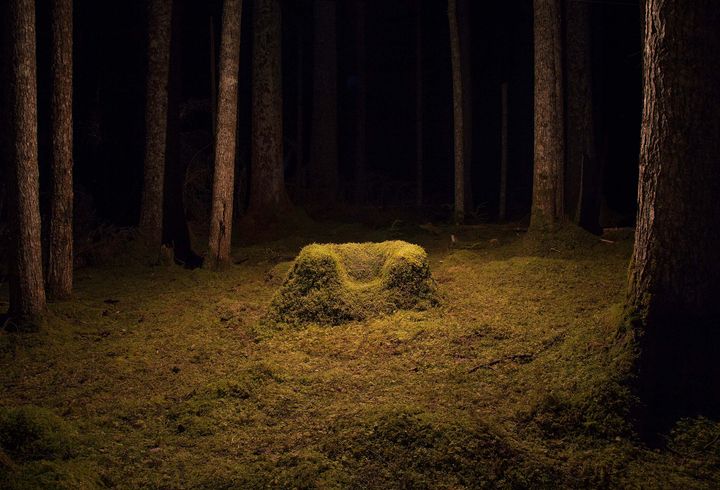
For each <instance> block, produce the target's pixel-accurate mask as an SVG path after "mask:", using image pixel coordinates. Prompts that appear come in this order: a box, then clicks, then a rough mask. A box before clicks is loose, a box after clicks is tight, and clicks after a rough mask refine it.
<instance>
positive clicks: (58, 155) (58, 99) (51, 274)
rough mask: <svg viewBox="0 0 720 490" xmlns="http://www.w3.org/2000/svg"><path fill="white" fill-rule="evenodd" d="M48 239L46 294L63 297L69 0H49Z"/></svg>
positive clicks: (67, 268) (68, 277)
mask: <svg viewBox="0 0 720 490" xmlns="http://www.w3.org/2000/svg"><path fill="white" fill-rule="evenodd" d="M51 8H52V29H51V34H52V54H51V56H52V58H51V62H50V63H51V73H52V99H51V111H50V117H51V142H52V152H51V157H50V158H51V162H50V166H51V170H52V178H51V180H52V196H51V201H50V226H49V232H50V240H49V250H48V273H47V274H48V277H47V289H48V294H49V295H50V296H51V297H53V298H55V299H66V298H68V297H70V295H71V294H72V285H73V114H72V100H73V99H72V90H73V73H72V72H73V56H72V46H73V37H72V30H73V2H72V0H53V2H52V5H51Z"/></svg>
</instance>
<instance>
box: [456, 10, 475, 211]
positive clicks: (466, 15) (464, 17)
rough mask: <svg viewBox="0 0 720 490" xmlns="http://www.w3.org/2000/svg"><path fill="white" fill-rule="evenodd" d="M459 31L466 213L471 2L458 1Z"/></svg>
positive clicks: (469, 202) (470, 205)
mask: <svg viewBox="0 0 720 490" xmlns="http://www.w3.org/2000/svg"><path fill="white" fill-rule="evenodd" d="M457 2H458V3H457V14H458V29H459V36H460V74H461V76H462V98H463V114H462V117H463V133H464V137H463V152H464V156H463V162H464V163H465V165H464V171H465V176H464V177H463V182H464V183H465V190H464V191H463V197H464V199H465V206H464V208H465V213H468V212H472V211H473V210H474V200H473V192H472V190H473V186H472V164H473V95H472V94H473V90H472V66H473V62H472V36H471V33H472V26H471V25H470V20H471V10H470V3H471V0H457Z"/></svg>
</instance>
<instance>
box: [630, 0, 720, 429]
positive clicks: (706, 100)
mask: <svg viewBox="0 0 720 490" xmlns="http://www.w3.org/2000/svg"><path fill="white" fill-rule="evenodd" d="M645 19H646V21H645V22H646V24H645V32H644V36H645V46H644V60H645V62H644V76H643V83H644V94H645V95H644V98H645V101H644V109H643V122H642V132H641V133H642V135H641V146H640V178H639V186H638V197H639V203H638V206H639V208H638V215H637V228H636V238H635V249H634V252H633V258H632V266H631V269H630V286H629V295H628V309H629V315H630V319H631V321H632V324H633V326H634V327H635V330H634V331H633V333H634V335H635V336H636V340H637V342H638V348H639V349H638V351H639V358H638V366H637V367H638V378H637V381H638V388H639V394H640V397H641V399H642V400H643V401H644V402H645V405H646V408H647V409H648V410H650V411H651V415H650V416H649V417H646V420H647V419H650V420H654V421H657V419H655V418H654V417H653V416H663V415H673V416H676V415H685V414H694V413H695V412H696V410H702V409H708V408H709V409H711V410H709V411H707V412H704V413H710V412H712V410H713V409H714V410H715V411H716V413H717V411H718V409H720V391H718V389H717V387H718V386H720V367H719V366H720V364H719V363H718V362H717V359H718V357H720V329H718V318H720V301H718V298H717V292H718V291H720V261H718V250H720V233H718V228H719V227H720V200H719V199H718V196H720V165H718V162H720V146H719V145H718V142H717V136H718V134H720V109H719V108H720V71H718V70H717V63H716V61H717V53H718V52H720V31H718V29H717V26H718V25H720V4H718V2H716V1H715V0H697V1H695V2H692V3H688V2H685V1H682V0H646V1H645Z"/></svg>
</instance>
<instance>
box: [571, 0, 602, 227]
mask: <svg viewBox="0 0 720 490" xmlns="http://www.w3.org/2000/svg"><path fill="white" fill-rule="evenodd" d="M591 8H592V6H591V5H590V4H588V3H582V2H576V1H573V0H565V14H566V16H565V18H566V29H565V46H566V76H567V94H566V95H567V111H566V123H567V126H566V127H567V133H566V135H567V142H566V144H567V148H566V150H567V161H566V164H567V167H566V169H565V209H566V210H567V211H568V215H569V217H570V218H571V219H572V220H573V221H574V222H575V223H576V224H578V225H579V226H581V227H583V228H585V229H586V230H588V231H591V232H593V233H599V232H600V231H601V229H600V199H601V189H602V175H601V173H600V171H599V168H598V167H599V159H598V156H597V151H596V147H595V124H594V114H593V90H592V71H591V70H592V54H591V41H590V40H591V32H590V11H591Z"/></svg>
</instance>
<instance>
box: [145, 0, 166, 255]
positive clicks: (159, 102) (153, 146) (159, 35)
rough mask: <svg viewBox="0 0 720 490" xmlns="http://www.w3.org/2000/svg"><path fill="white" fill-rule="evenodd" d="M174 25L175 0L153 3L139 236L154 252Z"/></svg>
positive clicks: (160, 220)
mask: <svg viewBox="0 0 720 490" xmlns="http://www.w3.org/2000/svg"><path fill="white" fill-rule="evenodd" d="M171 25H172V0H150V2H149V4H148V64H147V67H148V68H147V92H146V107H145V134H146V137H145V138H146V143H145V176H144V182H143V194H142V204H141V208H140V233H141V234H142V236H143V238H144V239H145V241H146V243H147V244H148V245H149V246H150V248H151V249H152V250H155V251H159V250H160V244H161V241H162V223H163V182H164V175H165V148H166V138H167V107H168V80H169V73H170V37H171Z"/></svg>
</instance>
